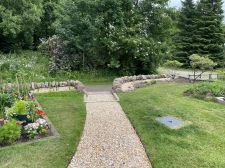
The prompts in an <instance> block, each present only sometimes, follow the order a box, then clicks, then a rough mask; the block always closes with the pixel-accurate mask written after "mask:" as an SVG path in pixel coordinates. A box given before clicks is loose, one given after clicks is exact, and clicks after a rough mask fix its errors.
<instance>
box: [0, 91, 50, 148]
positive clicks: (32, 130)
mask: <svg viewBox="0 0 225 168" xmlns="http://www.w3.org/2000/svg"><path fill="white" fill-rule="evenodd" d="M12 97H14V102H12V103H11V107H10V108H9V107H7V106H4V104H5V103H4V101H7V100H2V99H1V109H3V108H4V109H5V111H4V113H3V110H2V112H1V113H2V114H1V116H2V117H3V118H0V146H1V147H4V146H9V145H13V144H17V143H21V142H26V141H30V140H33V139H40V138H43V137H46V136H50V134H51V130H50V128H49V126H48V124H47V121H46V120H45V119H44V116H45V115H46V113H45V112H44V111H43V110H42V108H41V107H40V106H41V105H42V104H41V103H37V101H35V97H34V95H32V94H29V95H27V96H20V94H19V92H17V93H15V94H11V96H10V100H11V99H12Z"/></svg>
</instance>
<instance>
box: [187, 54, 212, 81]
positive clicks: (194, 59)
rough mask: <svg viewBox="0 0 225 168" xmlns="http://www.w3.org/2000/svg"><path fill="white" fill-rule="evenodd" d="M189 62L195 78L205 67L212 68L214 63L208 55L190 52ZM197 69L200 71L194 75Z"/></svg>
mask: <svg viewBox="0 0 225 168" xmlns="http://www.w3.org/2000/svg"><path fill="white" fill-rule="evenodd" d="M189 58H190V60H191V61H190V64H191V67H192V69H193V71H194V79H195V80H196V79H197V78H198V77H199V76H200V75H201V74H202V73H204V72H205V70H206V69H212V68H213V67H214V66H215V65H216V64H215V63H213V61H212V60H211V59H209V58H208V56H205V57H200V56H199V55H198V54H192V55H191V56H190V57H189ZM197 69H200V71H201V73H200V74H199V75H198V76H195V73H196V71H197Z"/></svg>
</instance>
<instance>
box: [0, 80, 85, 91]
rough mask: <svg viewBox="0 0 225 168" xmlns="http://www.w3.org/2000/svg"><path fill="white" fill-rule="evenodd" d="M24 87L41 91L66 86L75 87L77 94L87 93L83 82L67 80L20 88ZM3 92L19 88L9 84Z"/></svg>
mask: <svg viewBox="0 0 225 168" xmlns="http://www.w3.org/2000/svg"><path fill="white" fill-rule="evenodd" d="M22 86H25V87H26V86H29V87H30V88H31V89H41V88H52V87H66V86H72V87H74V89H76V90H77V92H80V93H84V91H83V90H85V91H86V87H85V86H84V85H83V83H82V82H80V81H78V80H76V81H74V80H70V81H69V80H67V81H63V82H55V81H53V82H40V83H36V82H32V83H30V84H27V83H25V84H20V85H19V87H22ZM0 87H2V89H3V90H11V89H12V88H17V87H18V86H17V85H16V84H11V83H8V84H3V85H2V86H0Z"/></svg>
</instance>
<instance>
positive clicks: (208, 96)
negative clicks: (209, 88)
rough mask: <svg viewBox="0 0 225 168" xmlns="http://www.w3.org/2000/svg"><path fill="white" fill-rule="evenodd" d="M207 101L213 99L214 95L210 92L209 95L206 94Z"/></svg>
mask: <svg viewBox="0 0 225 168" xmlns="http://www.w3.org/2000/svg"><path fill="white" fill-rule="evenodd" d="M205 98H206V99H212V98H213V94H212V92H208V93H207V94H206V97H205Z"/></svg>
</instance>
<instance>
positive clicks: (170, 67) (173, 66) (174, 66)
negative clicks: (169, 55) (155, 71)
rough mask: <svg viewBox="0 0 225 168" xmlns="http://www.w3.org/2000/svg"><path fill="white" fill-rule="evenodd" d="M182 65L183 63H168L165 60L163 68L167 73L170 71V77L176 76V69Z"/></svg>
mask: <svg viewBox="0 0 225 168" xmlns="http://www.w3.org/2000/svg"><path fill="white" fill-rule="evenodd" d="M182 65H183V63H180V62H178V61H177V60H174V61H169V60H167V62H166V63H164V64H163V66H164V67H165V68H166V69H167V71H172V73H171V74H172V75H173V76H175V75H176V71H177V69H178V68H180V67H181V66H182Z"/></svg>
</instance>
